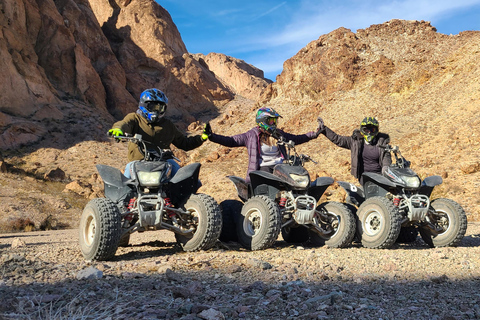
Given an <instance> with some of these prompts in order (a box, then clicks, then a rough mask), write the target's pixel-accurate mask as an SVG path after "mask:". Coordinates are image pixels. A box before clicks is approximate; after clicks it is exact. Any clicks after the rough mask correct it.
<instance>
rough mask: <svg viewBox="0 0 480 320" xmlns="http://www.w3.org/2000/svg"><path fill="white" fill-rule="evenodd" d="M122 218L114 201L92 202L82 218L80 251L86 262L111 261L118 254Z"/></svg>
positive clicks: (98, 199)
mask: <svg viewBox="0 0 480 320" xmlns="http://www.w3.org/2000/svg"><path fill="white" fill-rule="evenodd" d="M121 220H122V217H121V215H120V211H119V210H118V207H117V206H116V205H115V203H113V201H111V200H109V199H106V198H96V199H93V200H90V202H88V203H87V205H86V206H85V209H84V210H83V213H82V217H81V218H80V227H79V236H80V241H79V242H80V249H81V251H82V254H83V256H84V258H85V260H110V259H112V258H113V257H114V256H115V252H117V249H118V244H119V241H120V236H121V234H122V228H121Z"/></svg>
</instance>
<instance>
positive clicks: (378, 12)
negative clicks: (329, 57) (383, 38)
mask: <svg viewBox="0 0 480 320" xmlns="http://www.w3.org/2000/svg"><path fill="white" fill-rule="evenodd" d="M157 2H158V3H159V4H160V5H161V6H162V7H164V8H165V9H167V11H168V12H169V13H170V15H171V16H172V19H173V22H174V23H175V24H176V26H177V28H178V30H179V31H180V34H181V36H182V39H183V42H184V43H185V45H186V47H187V50H188V52H190V53H203V54H208V53H210V52H217V53H223V54H226V55H229V56H232V57H235V58H238V59H242V60H244V61H245V62H247V63H249V64H252V65H254V66H255V67H257V68H259V69H261V70H263V71H264V73H265V77H266V78H269V79H271V80H273V81H275V77H276V76H277V75H278V74H280V73H281V72H282V69H283V62H284V61H285V60H287V59H289V58H291V57H292V56H294V55H295V54H296V53H297V52H298V51H299V50H300V49H302V48H303V47H305V46H306V45H307V44H308V43H309V42H310V41H313V40H316V39H318V38H319V37H320V36H321V35H323V34H327V33H329V32H331V31H333V30H335V29H337V28H339V27H345V28H348V29H351V30H352V31H353V32H356V31H357V30H358V29H365V28H368V27H369V26H371V25H372V24H379V23H384V22H386V21H388V20H391V19H404V20H425V21H430V22H431V24H432V25H433V26H434V27H436V28H437V31H438V32H440V33H444V34H458V33H459V32H461V31H466V30H480V0H398V1H386V0H383V1H382V0H362V1H359V0H351V1H334V0H329V1H327V0H291V1H282V0H278V1H274V0H263V1H262V0H257V1H249V0H242V1H239V0H212V1H199V0H157Z"/></svg>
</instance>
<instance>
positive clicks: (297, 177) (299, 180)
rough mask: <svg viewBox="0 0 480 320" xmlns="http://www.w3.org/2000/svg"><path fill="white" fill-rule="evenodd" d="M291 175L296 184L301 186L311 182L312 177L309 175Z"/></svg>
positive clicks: (303, 186) (304, 186)
mask: <svg viewBox="0 0 480 320" xmlns="http://www.w3.org/2000/svg"><path fill="white" fill-rule="evenodd" d="M290 177H291V178H292V179H293V181H295V184H296V185H297V186H299V187H302V188H306V187H307V186H308V183H309V182H310V178H309V177H308V176H301V175H298V174H290Z"/></svg>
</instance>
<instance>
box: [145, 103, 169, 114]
mask: <svg viewBox="0 0 480 320" xmlns="http://www.w3.org/2000/svg"><path fill="white" fill-rule="evenodd" d="M146 108H147V110H148V111H150V112H158V113H160V114H161V113H164V112H165V110H166V108H167V105H166V104H165V103H163V102H158V101H151V102H147V105H146Z"/></svg>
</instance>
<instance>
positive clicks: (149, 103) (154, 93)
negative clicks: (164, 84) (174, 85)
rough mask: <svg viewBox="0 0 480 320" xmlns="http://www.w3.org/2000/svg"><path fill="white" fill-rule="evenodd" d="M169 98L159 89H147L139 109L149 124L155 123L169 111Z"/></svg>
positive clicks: (142, 95)
mask: <svg viewBox="0 0 480 320" xmlns="http://www.w3.org/2000/svg"><path fill="white" fill-rule="evenodd" d="M167 103H168V98H167V96H166V95H165V94H164V93H163V92H162V91H160V90H158V89H147V90H145V91H143V92H142V94H141V95H140V102H139V103H138V109H139V110H140V112H141V114H142V115H143V116H144V117H145V119H147V121H148V122H149V123H154V122H156V121H157V120H159V119H160V118H162V117H163V116H164V115H165V112H166V111H167Z"/></svg>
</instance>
